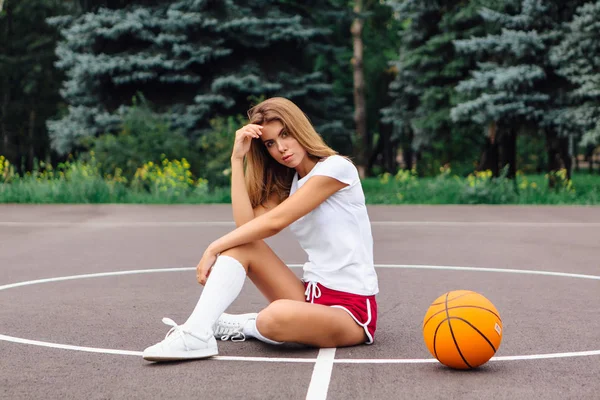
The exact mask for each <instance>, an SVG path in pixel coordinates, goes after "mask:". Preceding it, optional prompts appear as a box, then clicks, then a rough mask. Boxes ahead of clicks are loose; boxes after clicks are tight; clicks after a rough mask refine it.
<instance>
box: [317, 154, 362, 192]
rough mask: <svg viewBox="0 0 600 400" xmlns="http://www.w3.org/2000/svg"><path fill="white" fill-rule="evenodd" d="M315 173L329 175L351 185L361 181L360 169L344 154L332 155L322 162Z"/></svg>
mask: <svg viewBox="0 0 600 400" xmlns="http://www.w3.org/2000/svg"><path fill="white" fill-rule="evenodd" d="M321 163H322V165H320V167H319V169H318V170H316V171H315V174H314V175H322V176H329V177H330V178H334V179H337V180H338V181H340V182H342V183H345V184H347V185H349V186H353V185H354V184H355V183H357V182H359V181H360V177H359V176H358V170H357V169H356V167H355V166H354V164H352V162H350V161H349V160H348V159H346V158H344V157H342V156H338V155H335V156H330V157H328V158H327V159H326V160H324V161H322V162H321Z"/></svg>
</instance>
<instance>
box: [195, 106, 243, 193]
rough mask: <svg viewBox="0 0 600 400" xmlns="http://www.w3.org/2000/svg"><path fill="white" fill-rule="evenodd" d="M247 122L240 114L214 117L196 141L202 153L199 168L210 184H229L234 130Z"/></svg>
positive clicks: (222, 185) (221, 185)
mask: <svg viewBox="0 0 600 400" xmlns="http://www.w3.org/2000/svg"><path fill="white" fill-rule="evenodd" d="M247 123H248V120H247V118H244V117H243V116H242V115H238V116H237V117H227V118H224V117H219V118H214V119H212V120H211V121H210V126H211V131H210V132H207V133H205V134H204V135H202V136H201V137H200V138H199V139H198V141H197V142H196V147H197V148H198V151H199V153H200V154H201V155H202V157H201V158H200V159H199V160H198V166H199V170H200V171H202V175H203V176H204V177H205V178H207V179H208V181H209V182H210V183H211V186H220V187H224V186H229V184H230V182H231V151H232V150H233V141H234V139H235V131H237V130H238V129H240V128H241V127H242V126H244V125H245V124H247Z"/></svg>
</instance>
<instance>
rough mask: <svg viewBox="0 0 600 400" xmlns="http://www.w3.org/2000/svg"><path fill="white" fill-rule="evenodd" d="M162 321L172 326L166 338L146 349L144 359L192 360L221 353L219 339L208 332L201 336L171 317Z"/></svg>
mask: <svg viewBox="0 0 600 400" xmlns="http://www.w3.org/2000/svg"><path fill="white" fill-rule="evenodd" d="M162 321H163V322H164V323H165V324H167V325H169V326H172V328H171V330H169V332H167V335H166V336H165V338H164V340H163V341H161V342H159V343H157V344H155V345H154V346H150V347H148V348H147V349H146V350H144V353H143V355H142V356H143V357H144V360H148V361H176V360H192V359H195V358H207V357H212V356H216V355H217V354H219V349H218V348H217V341H216V340H215V338H214V337H213V336H212V335H210V334H208V335H206V336H204V337H203V336H200V335H198V334H195V333H192V332H190V331H189V330H187V329H185V328H184V327H183V326H181V325H177V324H176V323H175V322H174V321H173V320H172V319H170V318H163V319H162Z"/></svg>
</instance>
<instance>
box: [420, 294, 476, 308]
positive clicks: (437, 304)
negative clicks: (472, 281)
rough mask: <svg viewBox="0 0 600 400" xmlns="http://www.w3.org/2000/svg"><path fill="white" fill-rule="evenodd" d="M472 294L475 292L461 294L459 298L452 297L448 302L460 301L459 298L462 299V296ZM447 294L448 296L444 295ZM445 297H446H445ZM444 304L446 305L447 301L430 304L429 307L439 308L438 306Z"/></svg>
mask: <svg viewBox="0 0 600 400" xmlns="http://www.w3.org/2000/svg"><path fill="white" fill-rule="evenodd" d="M473 293H475V292H470V291H469V292H467V293H463V294H461V295H460V296H456V297H453V298H451V299H450V301H454V300H456V299H460V298H461V297H463V296H466V295H468V294H473ZM447 294H448V293H446V295H447ZM446 297H447V296H446ZM444 303H446V304H448V301H441V302H439V303H431V305H432V306H439V305H440V304H444Z"/></svg>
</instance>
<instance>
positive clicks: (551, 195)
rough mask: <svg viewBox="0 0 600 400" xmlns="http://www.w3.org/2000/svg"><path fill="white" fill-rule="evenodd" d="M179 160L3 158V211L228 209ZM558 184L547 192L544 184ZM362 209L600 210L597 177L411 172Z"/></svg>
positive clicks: (374, 181)
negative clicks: (22, 207)
mask: <svg viewBox="0 0 600 400" xmlns="http://www.w3.org/2000/svg"><path fill="white" fill-rule="evenodd" d="M189 167H190V166H189V164H188V163H187V161H186V160H185V159H183V160H175V161H170V160H166V159H165V160H163V162H162V163H161V164H153V163H146V164H144V165H143V166H142V167H140V168H139V169H138V170H137V172H136V173H135V176H133V177H129V178H128V177H124V176H122V173H121V171H119V170H118V169H117V170H116V171H114V173H113V174H112V175H103V174H101V172H100V171H101V169H100V166H99V165H97V164H96V163H95V162H94V161H93V159H92V162H91V163H88V164H86V163H83V162H81V161H75V162H68V163H64V164H61V165H59V166H58V167H57V168H56V169H53V168H52V166H50V165H43V164H42V165H40V167H39V168H37V169H35V170H34V171H32V172H29V173H27V174H25V175H23V176H21V175H19V174H16V173H15V172H14V168H13V167H12V166H11V165H10V164H9V163H8V162H7V161H6V160H5V159H3V157H2V156H0V203H29V204H42V203H46V204H57V203H62V204H82V203H83V204H86V203H87V204H89V203H93V204H101V203H120V204H122V203H125V204H127V203H130V204H211V203H230V202H231V197H230V192H229V188H222V187H214V188H213V187H211V186H210V185H209V182H208V181H206V180H205V179H202V178H198V179H196V178H194V177H192V175H191V173H190V169H189ZM549 180H552V181H554V182H555V185H554V188H553V189H550V188H549V185H548V182H549ZM362 185H363V189H364V192H365V197H366V201H367V204H563V205H565V204H580V205H598V204H600V175H595V174H589V173H576V174H574V176H573V178H572V180H567V179H566V176H565V171H559V172H557V173H556V174H553V175H551V176H547V175H522V174H518V176H517V178H516V179H515V180H510V179H506V178H502V177H501V178H496V179H494V178H492V177H491V173H490V172H489V171H483V172H476V173H474V174H471V175H469V176H467V177H459V176H456V175H453V174H452V173H451V171H450V170H448V169H444V170H442V171H441V173H440V175H438V176H436V177H432V178H417V177H416V176H415V173H414V171H404V170H401V171H399V172H398V173H397V174H396V175H390V174H384V175H382V176H381V177H379V178H366V179H364V180H363V181H362Z"/></svg>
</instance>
